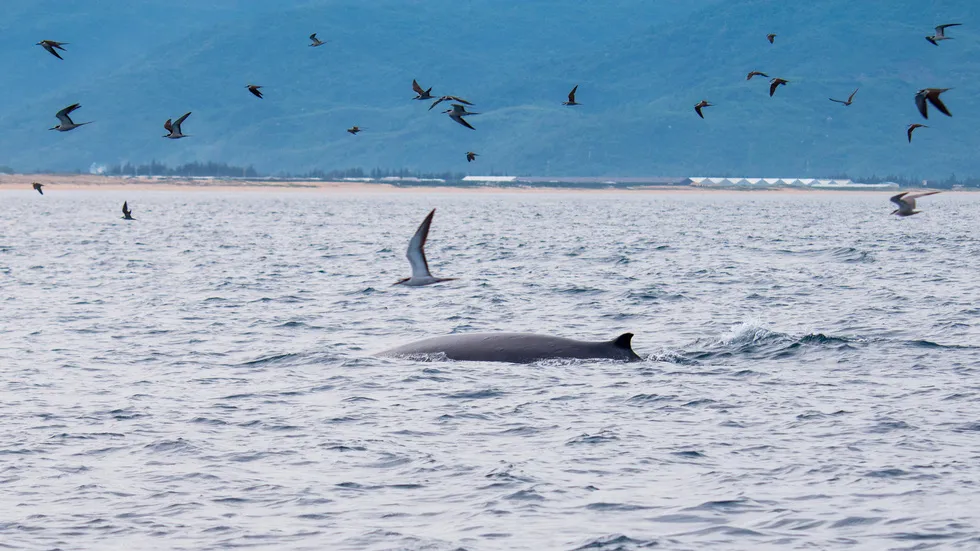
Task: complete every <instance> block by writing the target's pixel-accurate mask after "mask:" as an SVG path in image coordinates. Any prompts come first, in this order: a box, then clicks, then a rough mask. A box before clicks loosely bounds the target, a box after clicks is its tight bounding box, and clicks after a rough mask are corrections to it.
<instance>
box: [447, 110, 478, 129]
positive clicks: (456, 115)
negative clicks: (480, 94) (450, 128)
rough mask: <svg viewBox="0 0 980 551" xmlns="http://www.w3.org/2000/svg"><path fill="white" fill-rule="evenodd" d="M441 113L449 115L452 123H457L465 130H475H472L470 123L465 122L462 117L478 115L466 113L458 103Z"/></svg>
mask: <svg viewBox="0 0 980 551" xmlns="http://www.w3.org/2000/svg"><path fill="white" fill-rule="evenodd" d="M443 113H449V118H451V119H453V120H454V121H456V122H458V123H459V124H462V125H463V126H465V127H466V128H469V129H470V130H476V128H473V127H472V126H470V123H468V122H466V119H464V118H463V116H464V115H479V113H470V112H468V111H467V110H466V106H463V105H460V104H458V103H454V104H453V108H452V109H446V110H445V111H443Z"/></svg>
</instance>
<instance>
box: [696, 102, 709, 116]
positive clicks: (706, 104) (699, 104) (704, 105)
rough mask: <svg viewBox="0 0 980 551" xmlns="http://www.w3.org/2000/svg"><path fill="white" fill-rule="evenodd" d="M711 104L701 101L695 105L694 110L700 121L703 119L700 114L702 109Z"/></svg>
mask: <svg viewBox="0 0 980 551" xmlns="http://www.w3.org/2000/svg"><path fill="white" fill-rule="evenodd" d="M711 106H712V104H710V103H708V101H707V100H701V101H699V102H698V104H697V105H695V106H694V110H695V111H696V112H697V114H698V116H699V117H701V118H702V119H703V118H704V113H702V112H701V108H702V107H711Z"/></svg>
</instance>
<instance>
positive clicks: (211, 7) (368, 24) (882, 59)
mask: <svg viewBox="0 0 980 551" xmlns="http://www.w3.org/2000/svg"><path fill="white" fill-rule="evenodd" d="M4 8H5V9H4V17H3V20H2V21H0V62H2V64H3V67H4V85H3V86H2V87H0V128H2V129H3V131H2V132H0V165H8V166H12V167H13V168H15V169H18V170H20V171H33V170H62V171H64V170H77V169H82V170H87V169H88V168H89V167H90V166H92V165H100V164H109V165H111V164H117V163H125V162H131V163H143V162H149V161H151V160H157V161H161V162H164V163H168V164H171V165H176V164H183V163H188V162H193V161H201V162H206V161H219V162H227V163H231V164H237V165H252V166H254V167H255V168H256V169H258V170H259V171H260V172H264V173H270V174H275V173H280V172H292V173H298V172H303V171H308V170H313V169H324V170H330V169H341V168H348V167H362V168H365V169H371V168H375V167H381V168H409V169H414V170H421V171H440V172H441V171H453V172H458V171H468V172H470V173H477V174H481V173H482V174H486V173H489V172H491V171H493V172H496V173H508V174H533V175H555V176H559V175H565V176H568V175H580V176H602V175H610V176H613V175H618V176H636V175H647V176H653V175H663V176H715V175H732V176H793V177H818V176H831V175H838V174H843V173H847V174H850V175H852V176H855V177H860V176H868V175H871V174H878V175H885V174H896V175H902V176H912V177H925V178H939V177H946V176H948V175H950V174H951V173H955V174H957V175H959V176H980V162H978V161H977V158H978V156H977V154H976V152H977V150H978V148H980V133H978V131H977V128H980V101H978V100H977V97H978V94H977V92H978V91H980V86H978V77H980V55H978V54H980V17H978V16H980V4H977V3H975V2H968V1H938V0H936V1H927V2H921V1H918V2H913V1H911V0H868V1H862V2H853V1H851V0H825V1H823V2H810V3H799V2H788V1H785V0H779V1H775V0H728V1H720V0H688V1H685V2H674V1H672V0H671V1H666V0H634V1H625V0H611V1H607V2H602V3H572V2H559V1H552V0H529V1H527V2H521V3H504V2H499V1H493V0H472V1H463V2H459V1H455V2H448V1H445V0H372V1H371V2H340V1H329V0H305V1H295V2H288V1H284V2H276V3H272V2H241V1H233V0H209V1H208V2H198V1H196V0H195V1H191V0H171V1H169V2H124V1H120V0H109V1H100V2H77V1H76V2H71V1H58V2H56V1H48V0H41V1H38V0H34V1H25V0H7V2H5V5H4ZM954 22H955V23H963V25H962V26H960V27H955V28H952V29H950V30H949V35H950V36H953V37H955V38H954V39H953V40H948V41H945V42H943V43H941V45H940V46H938V47H937V46H933V45H931V44H929V43H928V42H927V41H926V40H925V39H924V38H923V37H924V36H925V35H927V34H931V32H932V30H933V27H934V26H935V25H937V24H940V23H954ZM312 32H317V33H318V36H319V37H320V38H321V39H323V40H325V41H327V44H326V45H325V46H323V47H319V48H310V47H309V46H308V39H307V36H308V35H309V34H310V33H312ZM769 32H773V33H776V34H777V37H776V40H775V44H769V43H768V42H767V41H766V38H765V35H766V34H767V33H769ZM42 39H49V40H58V41H62V42H67V43H69V44H68V45H67V46H66V48H67V52H63V53H62V55H63V57H64V61H60V60H58V59H56V58H54V57H53V56H51V55H49V54H48V53H47V52H45V51H44V50H43V49H42V48H41V47H40V46H36V45H35V43H36V42H38V41H39V40H42ZM751 70H758V71H764V72H766V73H768V74H769V75H770V76H779V77H782V78H785V79H787V80H789V81H790V83H789V84H788V85H787V86H784V87H781V88H780V89H779V90H778V91H777V92H776V94H775V96H774V97H772V98H770V97H769V94H768V80H767V79H764V78H756V79H753V80H752V81H748V82H747V81H746V80H745V75H746V74H747V73H748V72H749V71H751ZM413 78H415V79H418V80H419V82H420V83H421V84H422V85H423V86H425V87H429V86H432V87H433V94H437V95H439V94H453V95H458V96H461V97H463V98H466V99H468V100H470V101H471V102H473V103H474V104H475V105H474V106H473V107H471V108H470V109H471V110H473V111H477V112H479V113H480V114H479V115H475V116H472V117H470V118H469V119H468V120H469V122H470V123H471V124H472V125H473V126H474V127H476V130H469V129H467V128H464V127H463V126H460V125H458V124H456V123H455V122H453V121H452V120H451V119H449V117H447V116H446V115H444V114H441V113H440V112H439V111H440V110H441V109H442V107H443V106H442V105H440V106H439V107H438V108H436V109H433V110H432V111H428V105H429V103H428V102H419V101H412V100H411V98H412V97H413V95H414V94H413V92H412V90H411V82H412V79H413ZM246 84H259V85H262V86H263V89H262V91H263V92H264V93H265V99H261V100H260V99H258V98H255V97H254V96H252V95H251V94H249V93H248V90H246V88H245V86H246ZM576 84H578V85H579V92H578V97H577V99H578V101H579V102H581V103H582V105H581V106H576V107H564V106H562V105H561V102H562V101H563V100H564V99H565V96H566V95H567V93H568V91H569V90H570V89H571V87H572V86H574V85H576ZM924 87H942V88H952V90H950V91H949V92H947V93H946V94H944V96H943V99H944V100H945V101H946V104H947V105H948V106H949V109H950V110H951V111H952V113H953V117H952V118H950V117H945V116H943V115H941V114H938V113H937V112H936V111H935V110H933V111H932V113H931V114H930V118H929V120H928V121H926V120H923V119H922V118H921V117H920V116H919V114H918V113H917V111H916V109H915V103H914V95H915V92H916V90H918V89H920V88H924ZM855 88H860V90H859V92H858V93H857V95H856V96H855V101H854V104H853V105H851V106H849V107H844V106H842V105H840V104H837V103H833V102H831V101H829V98H830V97H835V98H842V99H844V98H846V97H847V96H848V95H849V94H850V93H851V92H852V91H853V90H854V89H855ZM702 99H705V100H708V101H710V102H712V103H713V104H715V105H714V106H713V107H708V108H706V109H705V110H704V114H705V119H704V120H702V119H700V118H698V116H697V115H696V114H695V113H694V105H695V104H696V103H697V102H698V101H700V100H702ZM76 102H77V103H81V104H82V108H81V109H79V110H78V111H76V112H75V113H74V114H73V118H74V119H75V120H76V122H82V121H90V120H91V121H94V123H93V124H91V125H87V126H85V127H82V128H79V129H77V130H73V131H71V132H66V133H60V132H54V131H49V130H48V129H49V128H50V127H52V126H54V125H55V124H57V120H56V119H55V118H54V114H55V112H57V111H58V110H59V109H61V108H62V107H65V106H67V105H70V104H72V103H76ZM447 107H448V106H447ZM187 111H191V112H193V114H192V115H191V117H190V118H189V119H188V120H187V122H186V123H185V125H184V128H183V130H184V132H185V133H186V134H189V135H190V136H191V137H189V138H187V139H183V140H166V139H163V138H162V135H163V134H165V131H164V129H163V122H164V121H165V120H166V119H168V118H176V117H179V116H180V115H181V114H183V113H185V112H187ZM913 122H919V123H925V124H927V125H929V128H924V129H920V130H918V131H917V132H916V135H915V139H914V140H913V143H912V144H911V145H910V144H909V143H908V142H907V140H906V135H905V127H906V126H907V125H908V124H910V123H913ZM353 125H358V126H360V127H362V128H364V129H365V131H364V132H362V133H360V134H358V135H356V136H352V135H350V134H348V133H347V132H346V131H345V129H346V128H349V127H350V126H353ZM466 151H476V152H478V153H480V155H481V156H480V157H479V158H478V161H477V162H476V163H471V164H467V163H466V159H465V155H464V154H465V152H466Z"/></svg>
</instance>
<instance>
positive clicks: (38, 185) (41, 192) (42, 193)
mask: <svg viewBox="0 0 980 551" xmlns="http://www.w3.org/2000/svg"><path fill="white" fill-rule="evenodd" d="M31 186H33V187H34V191H36V192H38V193H40V194H41V195H44V192H43V191H41V188H42V187H43V186H44V184H39V183H37V182H31Z"/></svg>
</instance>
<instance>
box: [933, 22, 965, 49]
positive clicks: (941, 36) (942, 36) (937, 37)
mask: <svg viewBox="0 0 980 551" xmlns="http://www.w3.org/2000/svg"><path fill="white" fill-rule="evenodd" d="M961 24H962V23H947V24H945V25H939V26H938V27H936V34H934V35H932V36H927V37H926V40H928V41H929V42H930V43H931V44H932V45H933V46H938V45H939V42H940V41H943V40H952V38H953V37H951V36H946V29H947V28H948V27H959V26H960V25H961Z"/></svg>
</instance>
